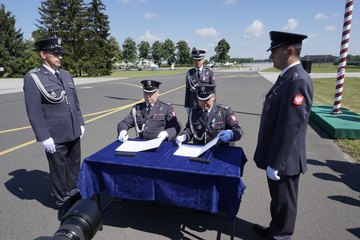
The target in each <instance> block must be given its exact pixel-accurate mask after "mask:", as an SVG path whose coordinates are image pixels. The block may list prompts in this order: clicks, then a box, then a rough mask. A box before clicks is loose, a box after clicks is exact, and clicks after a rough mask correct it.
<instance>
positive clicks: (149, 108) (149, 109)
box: [147, 105, 152, 115]
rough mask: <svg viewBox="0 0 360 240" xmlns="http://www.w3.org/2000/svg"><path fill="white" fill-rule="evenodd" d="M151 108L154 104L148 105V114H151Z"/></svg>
mask: <svg viewBox="0 0 360 240" xmlns="http://www.w3.org/2000/svg"><path fill="white" fill-rule="evenodd" d="M151 109H152V106H151V105H148V107H147V114H148V115H149V113H150V111H151Z"/></svg>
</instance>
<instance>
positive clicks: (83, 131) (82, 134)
mask: <svg viewBox="0 0 360 240" xmlns="http://www.w3.org/2000/svg"><path fill="white" fill-rule="evenodd" d="M80 129H81V135H80V138H82V137H83V136H84V133H85V127H84V126H80Z"/></svg>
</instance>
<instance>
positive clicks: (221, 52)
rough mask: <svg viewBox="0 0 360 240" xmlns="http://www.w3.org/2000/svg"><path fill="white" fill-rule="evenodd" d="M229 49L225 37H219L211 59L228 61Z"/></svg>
mask: <svg viewBox="0 0 360 240" xmlns="http://www.w3.org/2000/svg"><path fill="white" fill-rule="evenodd" d="M229 50H230V45H229V43H228V42H227V41H226V40H225V39H221V40H220V41H219V42H218V44H217V46H216V47H215V57H214V58H213V59H212V60H215V61H216V62H220V63H226V62H228V61H229V60H230V56H229V55H228V53H229Z"/></svg>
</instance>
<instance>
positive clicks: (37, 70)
mask: <svg viewBox="0 0 360 240" xmlns="http://www.w3.org/2000/svg"><path fill="white" fill-rule="evenodd" d="M37 72H40V68H34V69H32V70H30V71H29V73H37Z"/></svg>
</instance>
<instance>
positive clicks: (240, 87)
mask: <svg viewBox="0 0 360 240" xmlns="http://www.w3.org/2000/svg"><path fill="white" fill-rule="evenodd" d="M215 74H216V81H217V86H218V87H217V102H219V103H223V104H227V105H229V106H231V107H232V109H233V110H234V112H235V113H236V115H237V116H238V119H239V122H240V125H241V127H242V128H243V129H244V132H245V134H244V136H243V138H242V139H241V140H240V141H239V142H237V143H236V145H237V146H241V147H242V148H243V149H244V152H245V154H246V156H247V158H248V162H247V164H246V166H245V171H244V176H243V178H242V180H243V181H244V183H245V184H246V186H247V189H246V190H245V193H244V195H243V199H242V202H241V205H240V209H239V212H238V214H237V218H236V220H235V232H234V234H232V233H233V232H232V231H233V225H232V224H233V223H232V222H231V221H230V220H228V219H226V218H224V217H223V216H218V215H210V214H204V213H202V212H198V211H193V210H187V209H181V208H175V207H169V206H163V205H151V204H149V203H146V202H120V203H116V204H113V205H112V206H111V207H110V208H109V209H108V210H107V211H106V212H105V214H104V216H103V217H104V226H103V229H102V231H98V232H97V233H96V235H95V237H94V238H93V239H95V240H112V239H116V240H122V239H131V240H132V239H146V240H152V239H154V240H155V239H156V240H158V239H231V235H234V236H233V238H234V239H244V240H256V239H261V237H260V236H259V235H257V234H256V233H254V232H253V230H252V225H253V224H254V223H259V224H262V225H267V224H268V222H269V220H270V212H269V202H270V196H269V192H268V189H267V183H266V175H265V172H264V171H262V170H259V169H257V168H256V166H255V164H254V162H253V160H252V157H253V153H254V150H255V145H256V140H257V132H258V127H259V122H260V113H261V107H262V102H263V99H264V97H265V94H266V92H267V91H268V89H269V88H270V87H271V85H272V82H273V81H274V80H276V77H277V74H274V73H267V74H266V73H261V74H259V73H258V72H256V71H249V72H244V71H236V70H232V71H227V72H223V71H219V72H216V73H215ZM322 76H324V75H322ZM348 76H349V75H348ZM313 77H315V76H313ZM330 77H334V78H335V77H336V76H330ZM153 78H154V79H155V80H159V81H161V82H162V83H163V84H162V85H161V88H160V90H161V93H162V95H161V96H160V98H161V99H163V100H165V101H168V102H171V103H172V104H173V105H174V107H175V111H176V113H177V116H178V118H179V120H180V121H181V122H182V123H183V125H184V124H185V122H186V113H185V111H184V109H183V98H184V88H183V87H184V83H185V82H184V81H185V80H184V76H183V75H175V76H163V77H153ZM140 80H142V79H140V78H129V79H103V78H101V79H96V78H92V79H76V80H75V81H76V85H77V89H78V95H79V98H80V104H81V108H82V112H83V115H84V116H85V120H86V126H85V128H86V132H85V135H84V137H83V139H82V156H83V158H84V157H86V156H89V155H91V154H93V153H94V152H96V151H98V150H99V149H101V148H103V147H104V146H106V145H108V144H109V143H111V142H113V141H114V140H115V139H116V126H117V123H118V122H119V121H120V120H121V119H123V118H124V117H125V116H126V115H127V114H128V113H129V111H130V107H131V106H132V104H133V103H134V102H136V101H138V100H139V99H141V98H142V90H141V86H140ZM0 111H1V115H0V116H1V117H0V163H1V170H0V172H1V174H0V183H1V184H0V222H1V224H0V240H10V239H14V240H19V239H20V240H22V239H24V240H27V239H35V238H37V237H40V236H52V235H53V234H54V233H55V232H56V231H57V229H58V228H59V226H60V222H59V220H58V213H57V210H56V206H55V204H54V200H53V198H52V196H51V189H50V183H49V174H48V164H47V161H46V158H45V154H44V152H43V149H42V146H41V144H40V143H33V140H34V134H33V132H32V130H31V128H29V122H28V120H27V116H26V111H25V107H24V100H23V93H22V79H11V80H10V81H8V80H5V79H1V80H0ZM133 134H134V133H133V132H130V137H132V136H133ZM307 152H308V172H307V173H306V174H305V175H303V176H301V178H300V191H299V209H298V217H297V223H296V230H295V234H294V237H293V239H294V240H304V239H305V240H312V239H316V240H318V239H320V240H322V239H324V240H325V239H326V240H327V239H350V240H352V239H359V238H360V168H359V166H358V165H357V164H355V161H354V159H352V158H351V157H350V156H349V155H347V154H345V153H344V152H342V151H341V149H340V148H339V147H338V146H337V145H336V143H335V142H334V140H332V139H329V138H328V137H327V136H326V135H325V134H324V133H323V132H322V131H321V130H319V129H318V127H317V126H316V125H314V124H312V123H310V124H309V128H308V135H307ZM105 200H106V199H105Z"/></svg>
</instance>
